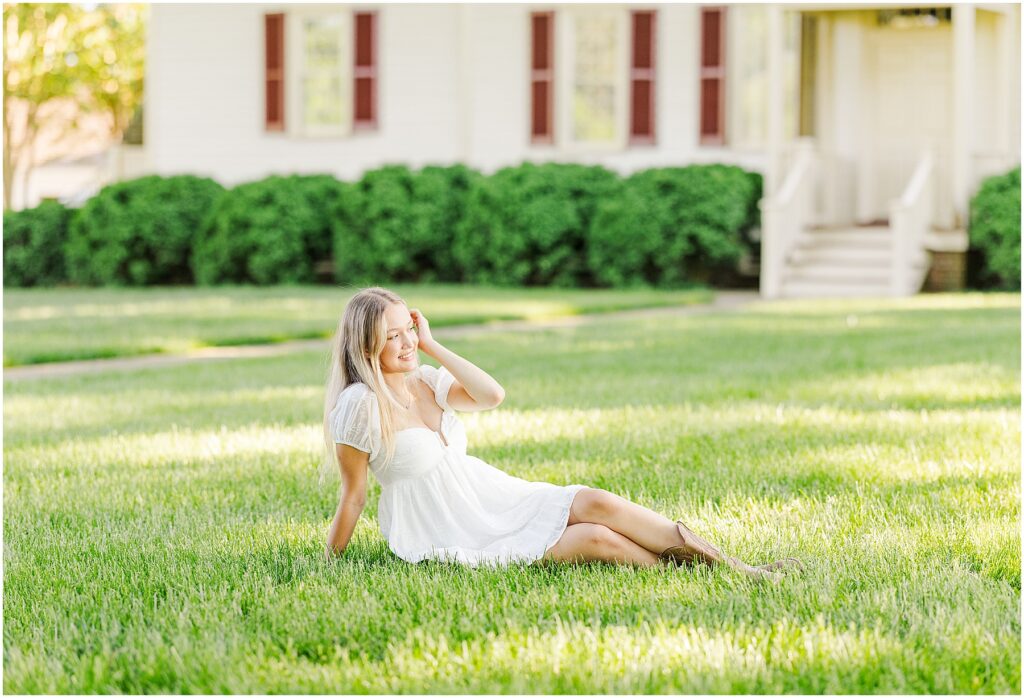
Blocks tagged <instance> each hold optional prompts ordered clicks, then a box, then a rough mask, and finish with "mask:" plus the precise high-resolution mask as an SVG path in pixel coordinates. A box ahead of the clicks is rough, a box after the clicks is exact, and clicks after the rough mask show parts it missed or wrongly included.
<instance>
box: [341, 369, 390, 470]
mask: <svg viewBox="0 0 1024 698" xmlns="http://www.w3.org/2000/svg"><path fill="white" fill-rule="evenodd" d="M331 431H332V435H333V438H334V443H336V444H347V445H349V446H351V447H353V448H357V449H359V450H360V451H363V452H365V453H369V454H370V460H373V459H374V458H375V457H376V456H377V454H378V453H380V447H381V445H380V444H381V442H380V413H379V412H378V411H377V400H376V397H375V396H374V394H373V391H371V390H370V389H369V388H368V387H366V386H365V385H363V384H362V383H354V384H352V385H350V386H348V387H347V388H345V389H344V390H342V391H341V394H340V395H339V396H338V402H337V404H336V405H335V407H334V410H332V411H331Z"/></svg>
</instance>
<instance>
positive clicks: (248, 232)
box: [192, 175, 345, 285]
mask: <svg viewBox="0 0 1024 698" xmlns="http://www.w3.org/2000/svg"><path fill="white" fill-rule="evenodd" d="M344 190H345V185H344V184H342V183H341V182H339V181H338V180H336V179H334V177H331V176H330V175H309V176H303V175H290V176H286V177H283V176H279V175H273V176H271V177H267V178H266V179H262V180H260V181H257V182H249V183H246V184H241V185H239V186H237V187H235V188H234V189H231V190H230V191H228V192H226V193H225V194H224V195H223V196H222V197H221V198H220V199H219V200H218V201H217V203H216V205H215V206H214V208H213V211H212V212H211V214H210V216H209V218H208V220H207V224H206V225H205V226H204V227H203V230H202V232H201V234H200V235H199V236H198V238H197V240H196V243H195V247H194V250H193V253H192V269H193V270H194V272H195V279H196V283H198V284H200V285H212V284H219V283H253V284H260V285H266V284H289V283H312V282H313V281H315V280H316V278H315V277H316V270H315V263H316V262H317V261H320V260H325V259H327V258H328V257H329V256H330V249H331V236H330V226H331V221H332V219H333V218H334V217H335V215H336V210H337V205H338V200H339V198H340V197H341V196H342V193H343V191H344Z"/></svg>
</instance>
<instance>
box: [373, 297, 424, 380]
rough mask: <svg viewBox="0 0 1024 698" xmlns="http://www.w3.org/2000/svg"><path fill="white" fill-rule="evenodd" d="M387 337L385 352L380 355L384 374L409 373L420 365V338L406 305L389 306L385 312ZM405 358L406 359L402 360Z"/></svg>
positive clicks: (395, 304)
mask: <svg viewBox="0 0 1024 698" xmlns="http://www.w3.org/2000/svg"><path fill="white" fill-rule="evenodd" d="M384 319H385V320H387V328H388V331H387V335H386V341H385V342H384V351H382V352H381V353H380V367H381V370H382V371H383V372H384V373H407V372H409V371H412V370H413V369H415V368H416V367H417V366H418V365H419V355H418V354H417V352H416V348H417V346H419V337H417V335H416V329H415V327H414V326H413V322H412V316H411V315H410V314H409V309H408V308H407V307H405V304H404V303H394V304H392V305H389V306H388V308H387V310H385V311H384ZM402 357H405V358H402Z"/></svg>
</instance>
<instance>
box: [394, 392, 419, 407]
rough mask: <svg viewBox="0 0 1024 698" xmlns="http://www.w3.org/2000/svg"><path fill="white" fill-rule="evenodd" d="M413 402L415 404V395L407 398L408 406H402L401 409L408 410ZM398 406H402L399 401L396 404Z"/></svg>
mask: <svg viewBox="0 0 1024 698" xmlns="http://www.w3.org/2000/svg"><path fill="white" fill-rule="evenodd" d="M396 397H397V396H396ZM414 402H416V396H415V395H412V396H410V397H409V404H408V405H402V407H404V408H405V409H409V408H410V407H412V404H413V403H414ZM398 404H400V405H401V404H402V403H401V401H399V403H398Z"/></svg>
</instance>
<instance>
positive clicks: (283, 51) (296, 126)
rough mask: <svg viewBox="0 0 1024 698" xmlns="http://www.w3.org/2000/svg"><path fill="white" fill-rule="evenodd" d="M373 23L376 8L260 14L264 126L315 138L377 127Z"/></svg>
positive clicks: (320, 9) (375, 17)
mask: <svg viewBox="0 0 1024 698" xmlns="http://www.w3.org/2000/svg"><path fill="white" fill-rule="evenodd" d="M376 22H377V14H376V13H375V12H360V13H350V12H346V11H338V10H336V9H333V8H330V7H329V6H318V7H315V8H310V9H305V8H304V9H303V10H302V11H289V12H288V13H287V15H285V14H268V15H265V28H266V129H267V130H268V131H284V130H286V128H287V131H288V133H290V134H292V135H298V136H314V137H316V136H344V135H347V134H350V133H351V132H352V131H353V130H354V129H357V128H358V129H362V128H374V127H376V125H377V46H376V42H377V34H376ZM286 125H287V126H286Z"/></svg>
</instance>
